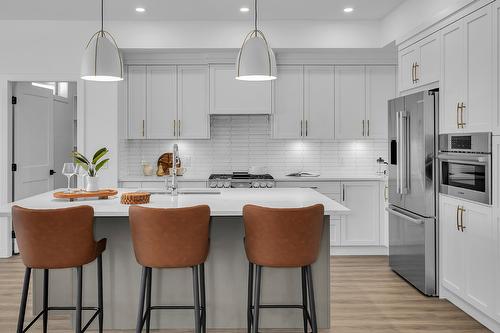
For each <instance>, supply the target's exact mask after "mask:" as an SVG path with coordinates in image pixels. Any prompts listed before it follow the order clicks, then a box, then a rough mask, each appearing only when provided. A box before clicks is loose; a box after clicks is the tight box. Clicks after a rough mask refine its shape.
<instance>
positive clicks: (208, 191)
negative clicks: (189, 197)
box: [137, 188, 220, 194]
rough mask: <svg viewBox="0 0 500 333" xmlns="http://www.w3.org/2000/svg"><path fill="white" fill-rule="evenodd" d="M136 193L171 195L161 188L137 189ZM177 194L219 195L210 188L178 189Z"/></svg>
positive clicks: (218, 192)
mask: <svg viewBox="0 0 500 333" xmlns="http://www.w3.org/2000/svg"><path fill="white" fill-rule="evenodd" d="M137 192H148V193H151V194H171V193H172V192H171V191H165V190H164V189H161V188H143V189H138V190H137ZM177 193H178V194H220V191H219V190H217V189H212V188H185V189H179V190H178V192H177Z"/></svg>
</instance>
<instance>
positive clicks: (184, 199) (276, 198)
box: [0, 188, 349, 217]
mask: <svg viewBox="0 0 500 333" xmlns="http://www.w3.org/2000/svg"><path fill="white" fill-rule="evenodd" d="M203 190H206V189H203ZM59 191H60V190H59ZM131 191H133V190H131V189H118V195H117V196H115V197H112V198H110V199H107V200H97V199H92V200H78V201H74V202H69V201H67V200H61V199H55V198H54V197H53V195H52V193H53V192H52V191H51V192H46V193H43V194H39V195H36V196H33V197H29V198H26V199H23V200H19V201H16V202H13V203H10V204H7V205H4V206H1V207H0V216H10V215H11V208H12V206H13V205H18V206H22V207H25V208H31V209H55V208H66V207H74V206H79V205H89V206H92V207H93V208H94V212H95V216H99V217H113V216H128V208H129V206H128V205H122V204H121V203H120V196H121V194H122V193H124V192H131ZM201 204H206V205H208V206H210V210H211V215H212V216H241V215H242V210H243V206H244V205H246V204H255V205H261V206H266V207H274V208H291V207H307V206H310V205H314V204H323V205H324V206H325V215H346V214H348V213H349V209H348V208H346V207H344V206H342V205H341V204H339V203H338V202H336V201H334V200H331V199H330V198H328V197H326V196H324V195H322V194H321V193H318V192H316V191H314V190H312V189H304V188H272V189H220V194H179V195H178V196H175V197H173V196H171V195H169V194H153V195H151V202H150V203H149V204H147V205H143V206H145V207H156V208H177V207H189V206H194V205H201Z"/></svg>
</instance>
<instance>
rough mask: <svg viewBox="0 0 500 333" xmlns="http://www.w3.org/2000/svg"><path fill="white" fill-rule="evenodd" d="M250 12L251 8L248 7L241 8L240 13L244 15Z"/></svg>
mask: <svg viewBox="0 0 500 333" xmlns="http://www.w3.org/2000/svg"><path fill="white" fill-rule="evenodd" d="M249 11H250V8H248V7H241V8H240V12H242V13H248V12H249Z"/></svg>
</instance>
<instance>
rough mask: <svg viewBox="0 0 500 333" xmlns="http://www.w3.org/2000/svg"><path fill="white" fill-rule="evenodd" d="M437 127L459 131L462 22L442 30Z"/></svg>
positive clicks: (462, 82) (462, 90)
mask: <svg viewBox="0 0 500 333" xmlns="http://www.w3.org/2000/svg"><path fill="white" fill-rule="evenodd" d="M441 35H442V41H441V82H440V86H441V88H440V90H441V94H440V96H441V97H440V100H441V108H440V110H439V118H440V119H439V127H440V132H441V133H452V132H459V131H461V129H459V122H460V112H459V108H458V105H459V103H461V102H465V101H464V98H465V48H464V44H463V35H464V33H463V24H462V23H461V22H457V23H454V24H451V25H450V26H448V27H446V28H445V29H443V31H442V34H441Z"/></svg>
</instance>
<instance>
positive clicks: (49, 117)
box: [11, 82, 77, 201]
mask: <svg viewBox="0 0 500 333" xmlns="http://www.w3.org/2000/svg"><path fill="white" fill-rule="evenodd" d="M11 84H12V129H13V130H12V200H13V201H16V200H20V199H23V198H26V197H29V196H33V195H36V194H40V193H43V192H47V191H51V190H54V189H56V188H62V187H66V186H67V184H66V178H65V177H64V176H63V175H62V173H61V170H62V166H63V164H64V163H65V162H69V161H71V152H72V151H73V150H75V149H76V127H77V122H76V119H77V118H76V106H77V101H76V99H77V94H76V91H77V89H76V82H12V83H11Z"/></svg>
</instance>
